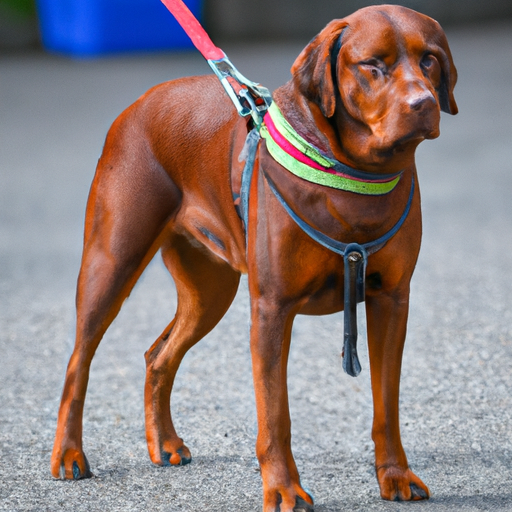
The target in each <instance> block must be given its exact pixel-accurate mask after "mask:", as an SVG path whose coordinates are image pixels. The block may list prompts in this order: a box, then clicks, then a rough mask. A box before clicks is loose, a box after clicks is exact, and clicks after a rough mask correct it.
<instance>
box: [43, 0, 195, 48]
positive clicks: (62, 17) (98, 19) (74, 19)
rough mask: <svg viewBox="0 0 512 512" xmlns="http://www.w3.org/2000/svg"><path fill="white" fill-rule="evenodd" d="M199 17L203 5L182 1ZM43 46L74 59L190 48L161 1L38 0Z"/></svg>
mask: <svg viewBox="0 0 512 512" xmlns="http://www.w3.org/2000/svg"><path fill="white" fill-rule="evenodd" d="M185 3H186V4H187V6H188V8H189V9H190V10H191V11H192V12H193V13H194V15H195V16H196V17H197V18H198V19H201V11H202V1H201V0H185ZM37 10H38V16H39V24H40V29H41V38H42V42H43V46H44V47H45V48H46V49H47V50H49V51H51V52H57V53H64V54H68V55H71V56H74V57H94V56H98V55H102V54H108V53H120V52H130V51H150V50H169V49H182V48H190V47H192V46H193V45H192V42H191V41H190V39H189V37H188V36H187V35H186V34H185V32H184V31H183V29H182V28H181V27H180V26H179V24H178V22H177V21H176V20H175V19H174V16H173V15H172V14H171V13H170V12H169V11H168V10H167V8H166V7H165V6H164V5H163V4H162V2H160V0H37Z"/></svg>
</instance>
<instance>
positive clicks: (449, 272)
mask: <svg viewBox="0 0 512 512" xmlns="http://www.w3.org/2000/svg"><path fill="white" fill-rule="evenodd" d="M448 35H449V39H450V42H451V46H452V50H453V54H454V58H455V61H456V64H457V66H458V69H459V76H460V81H459V85H458V86H457V88H456V97H457V100H458V103H459V107H460V114H459V115H458V116H456V117H450V116H447V115H446V116H445V115H443V119H442V135H441V137H440V139H439V140H437V141H434V142H426V143H423V144H422V146H420V150H419V153H418V167H419V170H420V180H421V186H422V195H423V210H424V240H423V249H422V253H421V255H420V260H419V263H418V267H417V271H416V274H415V277H414V280H413V286H412V305H411V314H410V322H409V334H408V342H407V345H406V350H405V360H404V370H403V378H402V394H401V400H402V406H401V419H402V430H403V440H404V445H405V447H406V450H407V453H408V456H409V461H410V464H411V466H412V468H413V469H414V470H415V471H416V472H417V473H418V474H419V475H420V476H421V477H422V478H423V479H424V480H425V482H427V484H428V485H429V486H430V489H431V492H432V499H431V500H430V501H429V502H426V503H420V504H414V505H403V504H396V503H385V502H383V501H381V500H380V498H379V493H378V488H377V484H376V480H375V477H374V474H373V469H372V457H373V451H372V450H373V448H372V443H371V441H370V424H371V416H372V411H371V396H370V391H369V375H368V361H367V353H366V351H365V350H364V348H361V351H362V362H363V365H364V370H363V372H362V374H361V375H360V377H359V378H357V379H352V378H350V377H347V376H346V375H344V374H343V372H342V369H341V363H340V358H339V353H340V350H341V327H342V315H341V314H339V315H334V316H330V317H323V318H306V317H304V318H299V319H298V321H297V322H296V326H295V331H294V343H293V346H292V352H291V361H290V379H289V386H290V393H291V407H292V419H293V443H294V444H293V446H294V452H295V455H296V458H297V462H298V466H299V470H300V471H301V474H302V479H303V482H304V483H305V485H306V486H307V487H308V488H310V489H311V491H312V493H313V494H314V496H315V499H316V503H317V505H316V509H315V510H317V511H318V512H327V511H329V512H331V511H340V510H347V511H348V510H350V511H352V510H361V511H373V510H383V511H387V510H405V508H407V509H409V507H411V510H412V508H414V509H415V510H435V511H444V510H451V511H473V510H499V511H505V510H512V490H511V483H512V436H511V430H512V413H511V410H512V398H511V390H512V376H511V374H510V367H511V366H512V313H511V311H510V306H511V304H512V294H511V291H510V285H509V283H510V281H511V278H512V252H511V248H512V201H511V199H510V190H511V188H512V164H511V161H512V144H511V132H512V101H511V92H512V88H511V85H510V84H511V82H512V67H511V66H510V55H511V52H512V25H511V24H506V23H503V24H501V25H492V26H485V27H481V26H480V27H478V26H475V27H471V28H467V29H456V30H451V31H449V33H448ZM301 46H302V45H297V44H288V45H277V46H264V45H260V46H250V47H246V48H241V47H235V46H229V45H226V46H225V50H226V51H227V53H228V54H229V55H230V57H231V60H232V61H233V62H235V63H236V64H237V65H238V66H239V67H240V69H241V70H242V71H243V72H244V73H245V74H246V75H248V76H249V77H250V78H253V79H257V80H259V81H261V82H262V83H264V84H266V85H268V86H270V87H271V88H275V87H276V86H278V85H279V84H281V83H283V82H284V81H285V80H287V77H288V69H289V67H290V65H291V63H292V61H293V59H294V57H295V56H296V55H297V54H298V52H299V51H300V49H301ZM207 69H208V68H207V65H206V64H205V63H204V61H203V60H202V59H201V57H199V56H198V54H196V53H190V54H182V55H159V56H154V55H153V56H140V57H133V56H130V57H123V58H115V59H105V60H97V61H86V62H83V61H82V62H81V61H78V62H77V61H70V60H66V59H63V58H57V57H50V56H45V55H42V54H37V55H23V56H3V57H0V120H1V124H0V354H1V355H0V390H1V391H0V510H11V511H14V510H16V511H18V510H24V511H28V510H34V511H36V510H37V511H40V510H48V511H58V510H66V511H68V510H73V511H82V510H83V511H85V510H87V511H105V510H108V511H118V510H119V511H121V510H122V511H141V510H145V509H148V510H154V511H163V510H166V511H180V510H183V511H199V510H205V509H208V510H236V511H257V510H259V509H260V506H261V505H260V503H261V486H260V475H259V473H258V471H257V464H256V461H255V458H254V455H253V453H254V452H253V446H254V442H255V412H254V401H253V393H252V382H251V374H250V369H251V367H250V359H249V348H248V299H247V292H246V281H245V280H244V281H243V282H242V286H241V289H240V293H239V295H238V297H237V299H236V301H235V303H234V305H233V307H232V308H231V310H230V312H229V313H228V314H227V316H226V317H225V319H224V320H223V321H222V323H221V324H220V325H219V326H218V327H217V328H216V329H215V331H214V332H213V333H212V334H210V335H209V336H208V337H207V338H206V339H205V340H204V341H203V342H202V343H200V344H199V345H198V346H197V347H195V348H194V349H193V350H192V351H191V352H190V353H189V355H188V356H187V357H186V360H185V362H184V364H183V367H182V369H181V370H180V374H179V375H178V379H177V383H176V392H175V395H174V396H175V399H174V404H173V405H174V411H175V417H176V423H177V426H178V429H179V432H180V433H181V435H182V436H183V437H184V438H185V440H186V442H187V444H188V446H189V447H190V448H191V450H192V452H193V457H194V460H193V463H192V464H191V465H189V466H187V467H183V468H163V469H162V468H157V467H153V466H152V464H151V463H150V462H149V459H148V456H147V452H146V446H145V439H144V425H143V403H142V390H143V380H144V361H143V353H144V351H145V350H146V349H147V348H148V347H149V345H150V344H151V343H152V342H153V340H154V339H155V338H156V336H157V335H158V334H159V333H160V332H161V330H162V329H163V328H164V327H165V325H166V324H167V323H168V321H169V320H170V318H171V317H172V315H173V311H174V308H175V305H176V299H175V295H174V288H173V283H172V281H171V279H170V278H169V277H168V276H167V275H166V272H165V270H164V269H163V265H162V264H161V263H160V260H159V258H158V257H157V258H156V260H155V261H154V262H153V263H152V264H151V265H150V267H149V268H148V270H147V272H146V273H145V274H144V276H143V278H142V280H141V282H140V284H139V285H138V286H137V288H136V289H135V291H134V293H133V294H132V296H131V298H130V299H129V301H128V302H127V303H126V304H125V307H124V309H123V310H122V312H121V314H120V316H119V317H118V319H117V320H116V321H115V323H114V324H113V325H112V327H111V329H110V330H109V332H108V334H107V336H106V339H105V340H104V342H103V344H102V345H101V346H100V349H99V351H98V354H97V357H96V359H95V360H94V363H93V367H92V372H91V380H90V388H89V394H88V401H87V404H86V410H85V419H84V425H85V434H84V435H85V450H86V453H87V455H88V457H89V460H90V463H91V466H92V469H93V471H94V473H95V475H96V477H95V478H94V479H91V480H88V481H80V482H60V481H55V480H53V479H52V478H51V476H50V473H49V458H50V452H51V448H52V438H53V432H54V428H55V421H56V414H57V407H58V402H59V396H60V392H61V386H62V380H63V375H64V370H65V364H66V362H67V358H68V357H69V354H70V350H71V346H72V332H73V321H74V320H73V317H74V308H73V302H74V286H75V279H76V275H77V272H78V267H79V262H80V252H81V237H82V222H83V212H84V207H85V201H86V197H87V192H88V187H89V184H90V181H91V179H92V175H93V171H94V167H95V163H96V159H97V157H98V154H99V152H100V150H101V147H102V143H103V138H104V135H105V133H106V130H107V129H108V126H109V125H110V123H111V122H112V121H113V119H114V118H115V116H116V115H117V114H118V113H119V112H120V111H121V110H122V109H123V108H125V107H126V106H127V105H129V104H130V103H131V102H132V101H133V100H135V99H136V98H137V97H138V96H139V95H140V94H142V93H143V92H144V91H145V90H146V89H147V88H149V87H150V86H152V85H154V84H156V83H158V82H161V81H164V80H167V79H171V78H175V77H178V76H183V75H189V74H197V73H205V72H207ZM361 328H362V329H363V326H361ZM360 345H361V346H363V345H364V342H363V343H361V344H360ZM404 507H405V508H404Z"/></svg>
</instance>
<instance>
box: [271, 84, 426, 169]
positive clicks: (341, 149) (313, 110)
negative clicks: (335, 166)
mask: <svg viewBox="0 0 512 512" xmlns="http://www.w3.org/2000/svg"><path fill="white" fill-rule="evenodd" d="M273 97H274V100H275V101H276V102H277V105H278V106H279V108H280V110H281V112H282V113H283V115H284V116H285V117H286V119H287V120H288V122H289V123H290V124H291V125H292V126H293V128H294V129H295V130H296V131H297V133H298V134H299V135H301V136H302V137H303V138H304V139H306V140H307V141H308V142H310V143H311V144H313V145H314V146H316V147H317V148H318V149H320V150H321V151H322V152H323V153H324V154H325V155H327V156H329V157H330V158H334V159H336V160H339V161H340V162H342V163H344V164H346V165H348V166H350V167H354V168H356V169H361V170H364V171H368V172H376V173H379V174H380V173H393V172H398V171H399V170H401V169H406V168H411V167H414V152H415V149H416V146H417V143H416V144H414V146H413V147H407V148H405V150H404V151H401V152H399V153H391V152H390V153H389V155H384V156H382V157H381V158H380V159H379V160H378V161H377V162H376V161H374V160H373V159H369V158H368V157H367V156H366V155H364V154H361V155H359V154H355V152H354V151H352V152H351V151H348V150H347V148H346V147H345V146H346V144H344V138H347V137H348V135H346V134H347V133H358V132H361V131H362V127H361V126H357V127H352V126H351V125H352V124H353V123H357V121H356V120H353V119H350V118H347V115H346V112H344V109H343V106H342V105H340V106H339V107H338V108H337V111H336V113H335V115H334V116H333V117H332V118H326V117H325V116H324V115H323V113H322V111H321V109H320V107H319V106H318V105H317V104H316V103H314V102H312V101H310V100H308V99H306V98H305V97H304V96H303V95H301V94H299V93H298V92H297V91H296V90H295V85H294V83H293V81H290V82H288V83H286V84H285V85H283V86H282V87H280V88H278V89H277V90H276V91H275V92H274V93H273ZM340 125H341V126H340ZM352 128H353V129H352ZM356 128H357V129H356ZM363 131H364V130H363ZM352 146H353V144H352Z"/></svg>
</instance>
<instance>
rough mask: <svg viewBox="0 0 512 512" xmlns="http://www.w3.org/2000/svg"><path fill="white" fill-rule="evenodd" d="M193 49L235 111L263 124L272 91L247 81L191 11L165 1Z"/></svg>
mask: <svg viewBox="0 0 512 512" xmlns="http://www.w3.org/2000/svg"><path fill="white" fill-rule="evenodd" d="M162 3H163V4H164V5H165V6H166V7H167V9H168V10H169V11H170V12H171V14H172V15H173V16H174V17H175V18H176V20H177V21H178V23H179V24H180V25H181V27H182V28H183V30H184V31H185V32H186V33H187V35H188V36H189V37H190V39H191V40H192V43H193V44H194V46H195V47H196V48H197V49H198V50H199V51H200V52H201V55H202V56H203V57H204V58H205V59H206V60H207V62H208V64H209V65H210V67H211V68H212V70H213V72H214V73H215V74H216V75H217V77H218V78H219V80H220V83H221V84H222V86H223V87H224V89H225V91H226V92H227V94H228V96H229V97H230V98H231V101H232V102H233V103H234V105H235V108H236V110H237V111H238V113H239V114H240V115H241V116H242V117H247V116H249V115H251V116H252V118H253V121H254V123H255V125H256V126H259V125H260V124H261V121H262V119H263V116H264V114H265V112H266V111H267V109H268V107H269V106H270V104H271V103H272V95H271V94H270V91H269V90H268V89H267V88H266V87H263V86H262V85H260V84H258V83H256V82H252V81H251V80H249V79H247V78H245V77H244V76H243V75H242V74H241V73H240V72H239V71H238V70H237V69H236V68H235V66H233V64H232V63H231V61H230V60H229V59H228V57H227V55H226V54H225V53H224V52H223V51H222V50H221V49H220V48H218V47H217V46H215V45H214V44H213V42H212V40H211V39H210V37H209V36H208V34H207V33H206V31H205V30H204V28H203V27H202V26H201V24H200V23H199V21H197V19H196V17H195V16H194V15H193V14H192V12H191V11H190V9H189V8H188V7H187V6H186V5H185V4H184V3H183V1H182V0H162Z"/></svg>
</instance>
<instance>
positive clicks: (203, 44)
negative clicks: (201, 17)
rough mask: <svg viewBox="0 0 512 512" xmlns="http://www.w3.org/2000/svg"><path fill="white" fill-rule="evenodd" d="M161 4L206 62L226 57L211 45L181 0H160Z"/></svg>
mask: <svg viewBox="0 0 512 512" xmlns="http://www.w3.org/2000/svg"><path fill="white" fill-rule="evenodd" d="M162 3H163V4H164V5H165V7H167V9H169V11H170V12H171V14H172V15H173V16H174V17H175V18H176V20H177V21H178V23H179V24H180V25H181V27H182V28H183V30H184V31H185V32H186V33H187V35H188V36H189V37H190V39H192V42H193V43H194V46H195V47H196V48H197V49H198V50H199V51H200V52H201V54H202V56H203V57H204V58H205V59H206V60H220V59H222V58H224V57H225V56H226V55H225V53H224V52H223V51H222V50H221V49H220V48H218V47H217V46H215V45H214V44H213V42H212V40H211V39H210V37H209V36H208V34H207V33H206V30H205V29H204V28H203V27H202V26H201V24H200V23H199V21H197V19H196V17H195V16H194V15H193V14H192V12H190V9H189V8H188V7H187V6H186V5H185V4H184V3H183V2H182V0H162Z"/></svg>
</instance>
